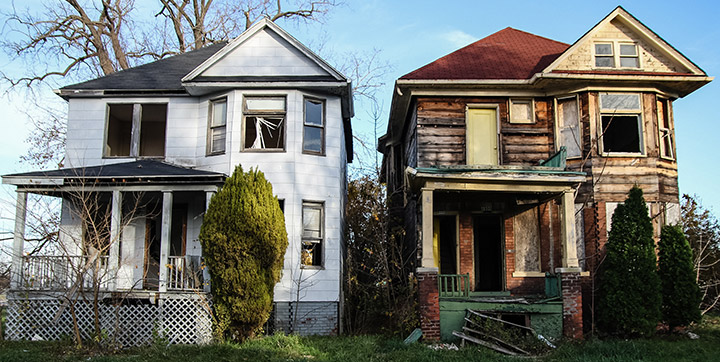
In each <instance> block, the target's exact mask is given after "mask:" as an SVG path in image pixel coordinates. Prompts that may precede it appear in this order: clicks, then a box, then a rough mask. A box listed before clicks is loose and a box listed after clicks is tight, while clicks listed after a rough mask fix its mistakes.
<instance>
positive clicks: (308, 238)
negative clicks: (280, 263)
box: [300, 201, 325, 266]
mask: <svg viewBox="0 0 720 362" xmlns="http://www.w3.org/2000/svg"><path fill="white" fill-rule="evenodd" d="M323 219H324V205H323V203H321V202H308V201H305V202H303V209H302V223H303V232H302V254H301V258H300V259H301V264H302V265H303V266H322V252H323V250H322V249H323V238H324V236H325V235H324V234H325V233H324V231H323V226H324V225H323Z"/></svg>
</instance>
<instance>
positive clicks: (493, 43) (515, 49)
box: [400, 28, 570, 80]
mask: <svg viewBox="0 0 720 362" xmlns="http://www.w3.org/2000/svg"><path fill="white" fill-rule="evenodd" d="M569 46H570V45H568V44H565V43H561V42H558V41H555V40H550V39H547V38H543V37H541V36H537V35H534V34H530V33H526V32H524V31H520V30H517V29H513V28H505V29H503V30H500V31H498V32H497V33H495V34H492V35H490V36H488V37H486V38H483V39H480V40H478V41H476V42H474V43H472V44H470V45H468V46H466V47H464V48H462V49H459V50H457V51H455V52H452V53H450V54H448V55H446V56H444V57H442V58H440V59H438V60H436V61H434V62H432V63H430V64H428V65H425V66H424V67H421V68H419V69H416V70H414V71H412V72H410V73H408V74H405V75H404V76H402V77H400V79H417V80H422V79H529V78H531V77H532V76H533V75H534V74H535V73H538V72H540V71H542V70H543V69H545V67H547V66H548V65H550V63H552V62H553V60H555V59H556V58H557V57H558V56H560V54H562V53H563V52H564V51H565V50H566V49H567V48H568V47H569Z"/></svg>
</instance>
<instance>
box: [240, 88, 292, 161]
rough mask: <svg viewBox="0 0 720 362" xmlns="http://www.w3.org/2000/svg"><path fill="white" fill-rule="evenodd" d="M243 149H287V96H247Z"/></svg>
mask: <svg viewBox="0 0 720 362" xmlns="http://www.w3.org/2000/svg"><path fill="white" fill-rule="evenodd" d="M244 113H245V129H244V130H243V131H244V132H245V133H244V138H243V149H246V150H284V149H285V122H284V121H285V98H284V97H246V98H245V105H244Z"/></svg>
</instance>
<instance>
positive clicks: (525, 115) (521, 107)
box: [510, 99, 535, 123]
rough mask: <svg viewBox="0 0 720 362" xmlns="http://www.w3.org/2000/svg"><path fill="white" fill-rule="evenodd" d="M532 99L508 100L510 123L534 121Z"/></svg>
mask: <svg viewBox="0 0 720 362" xmlns="http://www.w3.org/2000/svg"><path fill="white" fill-rule="evenodd" d="M534 116H535V112H534V111H533V101H532V99H511V100H510V123H535V117H534Z"/></svg>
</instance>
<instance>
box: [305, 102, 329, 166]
mask: <svg viewBox="0 0 720 362" xmlns="http://www.w3.org/2000/svg"><path fill="white" fill-rule="evenodd" d="M324 126H325V107H324V104H323V102H322V101H317V100H313V99H305V121H304V127H303V152H306V153H315V154H320V155H322V154H324V153H325V129H324Z"/></svg>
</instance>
